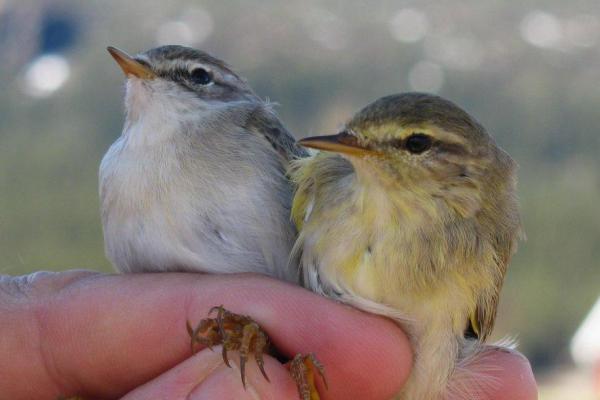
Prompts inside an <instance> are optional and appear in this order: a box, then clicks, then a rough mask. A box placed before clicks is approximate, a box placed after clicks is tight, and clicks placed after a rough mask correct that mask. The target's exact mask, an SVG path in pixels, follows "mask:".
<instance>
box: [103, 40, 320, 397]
mask: <svg viewBox="0 0 600 400" xmlns="http://www.w3.org/2000/svg"><path fill="white" fill-rule="evenodd" d="M108 51H109V52H110V54H111V55H112V56H113V57H114V58H115V60H116V61H117V62H118V63H119V65H120V66H121V68H122V69H123V71H124V72H125V74H126V76H127V87H126V95H125V109H126V114H127V116H126V121H125V125H124V127H123V132H122V134H121V136H120V137H119V138H118V139H117V140H116V141H115V143H113V145H112V146H111V147H110V149H109V150H108V152H107V153H106V155H105V156H104V158H103V160H102V163H101V165H100V202H101V213H102V225H103V228H104V242H105V247H106V254H107V256H108V258H109V259H110V260H111V262H112V263H113V264H114V265H115V267H116V268H117V269H118V270H119V271H121V272H144V271H154V272H159V271H190V272H210V273H235V272H256V273H262V274H266V275H270V276H272V277H275V278H278V279H283V280H287V281H291V282H295V283H298V282H299V271H298V269H297V266H296V265H294V264H291V263H289V262H288V258H289V254H290V251H291V248H292V246H293V244H294V241H295V239H296V230H295V227H294V225H293V223H292V221H291V219H290V208H291V201H292V185H291V183H290V181H289V180H288V178H287V176H286V170H287V168H288V166H289V165H288V164H289V162H290V161H291V160H292V159H295V158H298V157H302V156H304V155H306V151H305V150H303V149H302V148H301V147H296V144H295V141H294V139H293V137H292V136H291V135H290V134H289V133H288V131H287V130H286V129H285V127H284V126H283V125H282V123H281V122H280V121H279V119H278V118H277V116H276V115H275V113H274V112H273V107H272V105H271V104H269V103H268V102H265V101H263V100H261V99H260V98H259V97H258V96H257V95H256V94H254V92H253V91H252V89H251V88H250V87H249V86H248V84H247V83H246V81H245V80H244V79H242V78H241V77H239V76H238V75H237V74H235V73H234V72H233V71H232V70H231V69H230V68H229V67H228V66H227V65H226V64H225V63H224V62H223V61H221V60H218V59H216V58H214V57H212V56H210V55H209V54H207V53H204V52H202V51H199V50H196V49H192V48H188V47H182V46H163V47H158V48H155V49H151V50H149V51H147V52H145V53H141V54H139V55H137V56H135V57H131V56H129V55H128V54H126V53H124V52H123V51H121V50H118V49H116V48H114V47H109V48H108ZM215 309H218V310H219V314H218V316H217V318H208V319H205V320H202V321H200V323H199V324H198V325H197V327H196V328H195V329H194V328H192V327H191V325H189V324H188V332H189V334H190V336H191V343H192V347H193V348H194V346H195V344H196V343H203V344H206V345H208V346H212V345H216V344H222V345H223V351H224V354H223V356H224V360H225V362H226V363H227V364H228V361H227V356H226V352H227V351H228V350H239V351H240V372H241V378H242V383H244V385H245V372H244V365H245V363H246V360H247V359H248V355H249V353H253V354H254V357H255V359H256V361H257V363H258V366H259V368H260V370H261V372H262V373H263V375H264V376H265V378H267V375H266V373H265V370H264V368H263V359H262V354H263V352H265V351H268V350H269V344H268V339H267V336H266V333H265V332H263V331H262V330H261V329H260V327H259V326H258V324H257V323H256V322H254V321H253V320H252V319H251V318H250V317H247V316H242V315H237V314H234V313H231V312H229V311H228V310H225V309H224V308H223V307H215ZM224 322H226V324H227V327H225V326H224ZM242 332H243V334H242ZM228 365H229V364H228ZM309 369H310V370H313V371H316V372H317V373H319V374H321V375H322V374H323V367H322V366H321V365H320V363H319V362H318V361H317V360H316V358H315V356H313V355H312V354H309V355H302V354H298V355H296V357H295V358H294V360H293V361H292V364H291V373H292V377H293V379H294V380H295V381H296V382H297V384H298V390H299V393H300V394H301V397H302V399H309V396H310V395H311V393H310V391H313V392H314V390H316V389H315V388H314V384H313V383H312V378H311V376H312V375H311V374H312V372H310V373H309V372H308V370H309ZM267 379H268V378H267Z"/></svg>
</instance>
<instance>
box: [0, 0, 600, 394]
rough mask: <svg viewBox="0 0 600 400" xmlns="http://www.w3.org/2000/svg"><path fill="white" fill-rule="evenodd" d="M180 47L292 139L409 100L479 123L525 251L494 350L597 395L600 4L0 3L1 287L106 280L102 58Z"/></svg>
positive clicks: (107, 105) (108, 75)
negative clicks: (67, 274) (255, 98)
mask: <svg viewBox="0 0 600 400" xmlns="http://www.w3.org/2000/svg"><path fill="white" fill-rule="evenodd" d="M173 43H177V44H187V45H191V46H195V47H198V48H201V49H204V50H207V51H209V52H211V53H213V54H214V55H216V56H218V57H220V58H223V59H225V60H226V61H228V62H229V63H230V64H231V65H232V66H233V67H234V69H235V70H237V71H238V72H239V73H240V74H241V75H243V76H245V77H247V78H248V80H249V82H250V84H251V85H252V86H253V87H254V88H255V90H256V92H257V93H258V94H259V95H261V96H262V97H265V98H266V97H268V98H269V99H271V100H273V101H276V102H278V103H279V104H280V106H279V108H278V111H279V113H280V116H281V118H282V120H283V121H284V122H285V123H286V124H287V125H288V127H289V128H290V129H291V130H292V131H293V132H294V133H295V135H296V136H297V137H302V136H306V135H309V134H321V133H323V134H325V133H333V132H334V130H335V129H336V128H337V127H338V126H339V125H340V124H341V123H343V122H344V121H345V120H346V119H347V118H348V117H349V116H350V115H351V114H352V113H353V112H355V111H357V110H358V109H359V108H361V107H362V106H364V105H366V104H367V103H368V102H371V101H372V100H374V99H375V98H377V97H380V96H382V95H386V94H391V93H394V92H401V91H409V90H418V91H428V92H433V93H439V94H441V95H443V96H445V97H448V98H450V99H452V100H454V101H455V102H457V103H458V104H460V105H461V106H463V107H464V108H466V109H467V110H468V111H469V112H470V113H471V114H473V115H475V116H476V117H477V118H478V119H479V120H480V121H481V122H482V123H483V125H485V126H486V127H487V128H488V129H489V131H490V132H491V133H492V134H493V135H494V136H495V137H496V139H497V141H498V142H499V143H500V145H501V146H502V147H504V148H505V149H506V150H508V152H509V153H510V154H511V155H512V156H513V157H514V158H516V159H517V161H518V162H519V164H520V172H519V175H520V186H519V193H520V198H521V204H522V211H523V218H524V223H525V229H526V232H527V236H528V239H527V241H525V242H523V243H521V247H520V250H519V252H518V254H517V255H516V257H515V258H514V261H513V263H512V266H511V269H510V271H509V274H508V279H507V282H506V285H505V288H504V291H503V296H502V304H501V310H500V312H499V321H498V326H497V329H496V333H497V337H498V338H500V337H503V336H505V335H512V336H515V337H516V338H517V339H518V340H519V342H520V349H521V351H523V352H524V353H525V354H526V355H527V357H528V358H529V359H530V360H531V362H532V364H533V367H534V370H535V373H536V375H537V378H538V380H539V382H540V385H541V388H540V398H541V399H544V400H546V399H547V400H557V399H578V400H587V399H598V398H600V395H599V394H598V393H600V392H599V391H598V387H596V388H595V389H594V386H593V374H594V369H593V365H594V363H596V364H597V365H600V364H598V358H600V356H599V354H598V353H599V352H600V351H599V350H598V349H597V347H594V346H599V345H600V326H599V325H600V323H597V322H596V323H594V322H593V321H592V322H590V321H591V320H593V318H591V317H590V318H589V319H588V323H587V324H586V327H585V328H582V331H580V333H578V338H579V339H577V340H575V342H572V338H573V336H574V335H575V333H576V332H577V330H578V327H580V325H581V323H582V321H583V320H584V318H585V317H586V315H587V314H588V312H589V311H590V310H591V308H592V305H593V304H594V303H595V301H596V299H597V298H598V296H599V295H600V211H599V205H600V157H599V152H600V128H599V126H600V2H598V1H596V0H587V1H586V0H575V1H570V2H565V1H561V0H545V1H541V0H539V1H534V0H526V1H499V0H488V1H479V0H471V1H461V2H456V1H441V2H440V1H433V0H430V1H379V2H366V1H333V0H332V1H326V0H306V1H303V2H297V3H296V4H292V3H291V2H277V1H274V0H266V1H261V2H255V3H252V4H249V2H246V1H241V0H238V1H228V2H223V1H218V0H206V1H181V0H171V1H169V2H164V1H159V0H145V1H142V0H135V1H127V2H121V1H114V0H113V1H107V0H102V1H101V0H94V1H92V0H90V1H86V2H80V1H59V0H33V1H31V0H18V1H17V0H0V60H1V62H0V93H1V94H0V254H1V255H2V257H1V259H0V273H3V274H13V275H16V274H25V273H29V272H32V271H35V270H39V269H46V270H62V269H68V268H75V267H76V268H89V269H95V270H101V271H111V267H110V265H109V263H108V262H107V261H106V259H105V257H104V255H103V244H102V236H101V225H100V220H99V215H98V198H97V197H98V196H97V169H98V164H99V162H100V159H101V157H102V155H103V154H104V152H105V151H106V150H107V148H108V146H109V145H110V144H111V143H112V142H113V141H114V140H115V139H116V138H117V136H118V135H119V134H120V131H121V125H122V122H123V110H122V95H123V81H124V79H123V75H122V73H121V71H120V69H119V68H118V67H117V65H116V64H115V63H114V61H113V60H112V59H111V57H110V56H109V55H108V53H107V52H106V50H105V47H106V46H107V45H114V46H117V47H120V48H122V49H124V50H126V51H128V52H130V53H136V52H138V51H143V50H146V49H148V48H151V47H154V46H157V45H160V44H173ZM598 313H600V310H599V311H598ZM599 318H600V316H599ZM599 371H600V369H596V374H597V375H600V374H599V373H598V372H599ZM594 390H596V392H594ZM594 393H595V394H594Z"/></svg>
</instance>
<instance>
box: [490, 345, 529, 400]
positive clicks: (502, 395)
mask: <svg viewBox="0 0 600 400" xmlns="http://www.w3.org/2000/svg"><path fill="white" fill-rule="evenodd" d="M487 353H488V354H489V358H488V360H489V362H490V364H491V365H496V366H497V367H498V368H495V369H491V370H490V371H491V372H490V374H491V375H492V376H494V377H495V378H496V379H497V380H498V381H499V382H500V385H498V386H496V387H495V388H493V389H492V391H491V392H490V399H491V400H537V398H538V393H537V384H536V382H535V377H534V375H533V371H532V369H531V364H529V361H528V360H527V358H525V357H524V356H523V355H522V354H521V353H519V352H517V351H514V350H506V349H502V348H498V347H494V346H490V349H489V350H487Z"/></svg>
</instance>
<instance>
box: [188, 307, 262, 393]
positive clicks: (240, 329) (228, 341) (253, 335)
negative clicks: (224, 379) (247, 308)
mask: <svg viewBox="0 0 600 400" xmlns="http://www.w3.org/2000/svg"><path fill="white" fill-rule="evenodd" d="M215 311H216V312H217V316H216V318H206V319H203V320H202V321H200V323H199V324H198V325H197V326H196V328H195V329H192V326H191V325H190V323H189V321H188V322H187V330H188V333H189V335H190V337H191V348H192V352H195V350H196V345H198V344H201V345H205V346H207V347H208V348H210V349H212V346H215V345H219V344H221V345H223V361H225V364H226V365H227V366H228V367H231V366H230V365H229V358H228V357H227V352H228V351H230V350H237V351H239V352H240V374H241V376H242V384H243V385H244V388H245V387H246V362H247V361H248V355H249V354H250V353H252V354H254V359H255V360H256V364H258V368H259V369H260V372H261V373H262V375H263V376H264V377H265V379H266V380H267V381H269V377H268V376H267V373H266V372H265V368H264V360H263V354H264V353H265V352H267V351H268V349H269V340H268V337H267V334H266V333H265V332H264V331H263V330H262V329H261V328H260V326H259V325H258V324H257V323H256V322H254V321H253V320H252V318H250V317H248V316H246V315H239V314H234V313H232V312H230V311H227V310H226V309H225V308H223V306H218V307H213V308H211V309H210V311H209V313H208V315H209V316H210V315H211V314H212V313H214V312H215Z"/></svg>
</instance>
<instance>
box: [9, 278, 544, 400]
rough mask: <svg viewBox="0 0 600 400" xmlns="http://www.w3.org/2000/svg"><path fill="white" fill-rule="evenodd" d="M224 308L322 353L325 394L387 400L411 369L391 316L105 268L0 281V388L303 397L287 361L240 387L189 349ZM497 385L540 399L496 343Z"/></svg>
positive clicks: (289, 350)
mask: <svg viewBox="0 0 600 400" xmlns="http://www.w3.org/2000/svg"><path fill="white" fill-rule="evenodd" d="M219 304H223V305H224V306H225V307H227V308H228V309H230V310H232V311H234V312H236V313H240V314H247V315H251V316H252V317H253V318H254V319H255V320H256V321H257V322H259V323H260V324H261V326H262V327H263V328H264V329H265V330H266V331H267V332H268V333H269V335H270V338H271V340H272V342H273V343H274V344H275V346H276V347H277V348H278V349H279V350H280V351H281V352H282V353H283V354H285V355H287V356H290V357H291V356H293V355H294V354H295V353H299V352H303V353H307V352H314V353H316V354H317V356H318V357H319V359H320V360H321V361H322V362H323V364H324V365H325V368H326V374H327V378H328V381H329V390H324V389H323V388H321V389H322V390H321V393H322V394H323V395H324V396H323V397H324V398H325V399H340V398H344V399H352V398H357V399H365V398H368V399H371V400H378V399H381V400H385V399H389V398H390V397H391V396H392V395H393V394H394V393H396V392H398V391H399V389H400V388H401V385H402V383H403V382H404V380H405V379H406V378H407V376H408V374H409V371H410V364H411V358H412V356H411V353H410V347H409V343H408V340H407V338H406V336H405V335H404V334H403V333H402V331H401V330H400V329H398V327H397V326H396V325H395V324H394V323H392V322H391V321H389V320H386V319H384V318H381V317H378V316H374V315H369V314H365V313H362V312H360V311H357V310H354V309H352V308H350V307H348V306H344V305H341V304H338V303H335V302H333V301H331V300H328V299H325V298H323V297H320V296H317V295H315V294H313V293H310V292H308V291H306V290H304V289H302V288H299V287H296V286H292V285H289V284H287V283H284V282H279V281H275V280H272V279H269V278H265V277H260V276H256V275H202V274H186V273H161V274H130V275H102V274H97V273H91V272H86V271H68V272H63V273H37V274H33V275H28V276H25V277H7V276H4V277H0V318H1V319H2V321H3V324H2V325H0V337H1V338H2V340H1V341H0V370H1V371H2V372H3V373H2V374H0V393H1V394H2V398H9V399H40V398H47V399H55V398H57V397H58V396H59V395H73V394H80V395H83V396H85V397H86V398H89V399H111V398H119V397H121V396H125V397H124V398H125V399H128V400H137V399H148V398H153V399H156V398H168V399H215V398H218V399H257V398H260V399H293V400H296V399H297V392H296V388H295V385H294V383H293V381H292V380H291V378H290V376H289V374H288V372H287V370H286V368H285V366H283V365H281V364H280V363H279V362H278V361H277V360H275V359H273V358H271V357H265V369H266V371H267V374H268V375H269V378H270V380H271V383H269V382H267V381H266V380H265V379H264V378H263V377H262V375H261V374H260V372H259V371H258V368H257V367H256V365H255V364H254V362H251V363H249V365H248V366H247V369H246V370H247V386H248V388H247V390H246V391H244V389H243V387H242V385H241V381H240V375H239V370H238V369H237V368H238V367H237V366H238V365H239V364H237V360H236V358H235V356H234V355H233V354H232V355H231V356H230V360H231V361H232V366H233V367H234V368H231V369H229V368H227V367H226V366H225V365H224V363H223V360H222V358H221V354H220V351H219V349H214V350H215V351H210V350H208V349H204V350H202V351H200V352H199V353H197V354H196V355H194V356H190V343H189V337H188V336H187V334H186V331H185V321H186V320H188V319H189V320H190V321H192V322H196V321H198V320H200V319H202V318H204V317H206V313H207V312H208V310H209V309H210V308H211V307H212V306H214V305H219ZM493 353H494V354H493V355H492V356H491V357H488V358H486V359H489V360H491V362H493V363H494V365H496V366H500V368H495V369H494V371H496V372H493V374H494V375H495V377H496V378H497V379H498V380H499V382H501V384H500V385H498V388H497V389H496V392H497V393H494V394H491V393H490V397H489V398H490V400H508V399H510V400H533V399H536V398H537V395H536V389H535V381H534V378H533V375H532V373H531V369H530V366H529V363H528V362H527V360H526V359H525V358H523V357H522V356H519V355H517V354H515V353H504V352H498V351H494V352H493Z"/></svg>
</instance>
